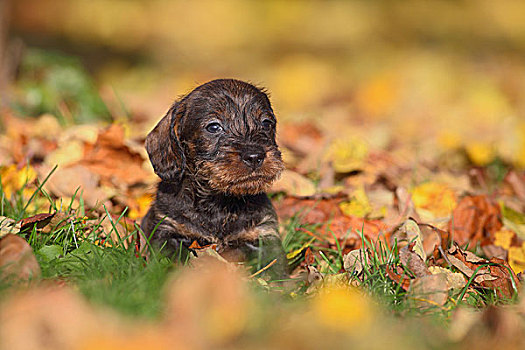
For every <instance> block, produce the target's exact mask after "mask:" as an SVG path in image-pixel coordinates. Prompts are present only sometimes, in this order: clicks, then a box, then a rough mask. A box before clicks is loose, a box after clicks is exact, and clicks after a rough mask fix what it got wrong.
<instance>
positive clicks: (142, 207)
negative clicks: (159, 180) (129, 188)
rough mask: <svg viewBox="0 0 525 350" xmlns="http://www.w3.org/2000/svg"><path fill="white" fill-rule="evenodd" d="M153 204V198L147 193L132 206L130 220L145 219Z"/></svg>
mask: <svg viewBox="0 0 525 350" xmlns="http://www.w3.org/2000/svg"><path fill="white" fill-rule="evenodd" d="M151 202H153V198H152V197H151V195H150V194H147V193H145V194H143V195H141V196H139V197H138V198H136V199H135V203H132V204H131V205H130V210H129V218H130V219H133V220H137V219H140V218H142V217H144V215H146V213H147V212H148V209H149V207H150V205H151Z"/></svg>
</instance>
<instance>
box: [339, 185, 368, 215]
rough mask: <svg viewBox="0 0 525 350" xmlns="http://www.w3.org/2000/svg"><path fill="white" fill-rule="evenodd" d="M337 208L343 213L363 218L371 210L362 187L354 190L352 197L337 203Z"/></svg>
mask: <svg viewBox="0 0 525 350" xmlns="http://www.w3.org/2000/svg"><path fill="white" fill-rule="evenodd" d="M339 208H340V209H341V211H342V212H343V214H345V215H347V216H355V217H358V218H364V217H365V216H367V215H368V214H370V213H371V212H372V206H371V205H370V201H369V200H368V197H367V196H366V193H365V190H364V189H363V188H360V189H358V190H356V191H354V193H353V196H352V199H351V200H350V201H349V202H343V203H341V204H339Z"/></svg>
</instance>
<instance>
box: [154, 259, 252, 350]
mask: <svg viewBox="0 0 525 350" xmlns="http://www.w3.org/2000/svg"><path fill="white" fill-rule="evenodd" d="M195 265H196V266H195V267H194V268H186V269H184V270H183V271H182V273H181V274H180V275H179V276H178V277H177V278H176V279H175V280H174V281H172V282H171V283H169V284H168V287H167V297H168V307H167V312H166V321H165V325H164V329H165V331H166V332H169V334H170V335H171V336H173V337H175V338H179V337H180V338H184V339H191V341H192V342H194V346H196V347H198V348H200V347H202V346H211V345H212V344H213V346H212V347H217V346H219V345H220V344H228V342H229V341H231V340H233V339H236V337H238V336H239V335H240V334H241V333H242V332H243V330H244V329H245V328H246V326H247V324H248V321H249V317H250V316H249V315H250V314H251V310H252V306H253V301H252V300H251V298H250V295H249V293H248V290H247V287H246V284H245V283H244V278H245V276H244V275H243V274H241V273H240V271H239V269H237V268H235V266H234V265H232V264H227V263H223V262H220V261H218V260H217V259H214V258H212V257H203V258H200V259H199V263H198V264H195ZM219 286H220V288H219ZM206 342H209V344H206Z"/></svg>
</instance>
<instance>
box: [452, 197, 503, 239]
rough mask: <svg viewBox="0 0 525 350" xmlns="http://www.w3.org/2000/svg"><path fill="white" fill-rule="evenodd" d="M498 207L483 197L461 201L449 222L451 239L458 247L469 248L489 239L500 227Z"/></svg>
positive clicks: (465, 198) (467, 198)
mask: <svg viewBox="0 0 525 350" xmlns="http://www.w3.org/2000/svg"><path fill="white" fill-rule="evenodd" d="M502 226H503V225H502V222H501V211H500V208H499V206H498V205H497V204H496V203H494V202H493V201H492V200H491V199H489V198H488V197H487V196H485V195H479V196H466V197H463V198H462V199H461V201H460V202H459V204H458V206H457V207H456V209H454V212H453V214H452V218H451V219H450V222H449V232H450V234H451V238H452V239H453V240H454V241H456V242H457V243H458V244H459V245H461V246H463V245H466V244H467V243H469V244H470V245H471V246H472V245H475V244H476V243H477V242H479V241H481V240H483V239H484V238H490V237H492V235H493V234H494V233H495V232H497V231H498V230H499V229H501V227H502Z"/></svg>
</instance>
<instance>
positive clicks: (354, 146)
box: [325, 138, 368, 173]
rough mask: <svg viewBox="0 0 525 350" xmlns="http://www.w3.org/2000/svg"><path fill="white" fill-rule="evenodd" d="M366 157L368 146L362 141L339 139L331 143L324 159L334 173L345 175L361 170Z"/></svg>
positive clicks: (357, 139)
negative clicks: (329, 162) (330, 165)
mask: <svg viewBox="0 0 525 350" xmlns="http://www.w3.org/2000/svg"><path fill="white" fill-rule="evenodd" d="M367 155H368V145H367V144H366V143H365V142H364V141H363V140H362V139H359V138H341V139H336V140H334V141H333V142H332V144H331V145H330V146H329V148H328V150H327V152H326V155H325V157H326V159H327V160H329V161H331V162H332V165H333V167H334V169H335V171H336V172H338V173H347V172H350V171H354V170H359V169H361V168H362V167H363V163H364V161H365V159H366V157H367Z"/></svg>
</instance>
